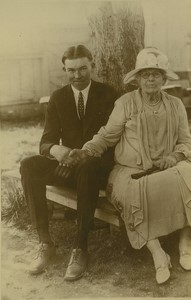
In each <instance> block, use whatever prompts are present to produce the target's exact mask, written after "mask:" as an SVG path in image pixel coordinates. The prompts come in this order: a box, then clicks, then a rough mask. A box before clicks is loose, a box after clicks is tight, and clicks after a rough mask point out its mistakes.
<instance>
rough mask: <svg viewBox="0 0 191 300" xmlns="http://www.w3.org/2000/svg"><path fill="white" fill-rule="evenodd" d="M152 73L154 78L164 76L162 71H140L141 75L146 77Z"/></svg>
mask: <svg viewBox="0 0 191 300" xmlns="http://www.w3.org/2000/svg"><path fill="white" fill-rule="evenodd" d="M150 75H152V76H154V78H159V77H161V76H162V73H161V72H160V71H143V72H140V76H141V77H142V78H144V79H148V78H149V77H150Z"/></svg>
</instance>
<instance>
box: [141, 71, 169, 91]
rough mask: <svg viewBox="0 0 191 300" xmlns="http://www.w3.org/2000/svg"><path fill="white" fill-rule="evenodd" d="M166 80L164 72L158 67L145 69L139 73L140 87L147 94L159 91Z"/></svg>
mask: <svg viewBox="0 0 191 300" xmlns="http://www.w3.org/2000/svg"><path fill="white" fill-rule="evenodd" d="M165 80H166V78H165V75H164V73H163V72H162V71H160V70H157V69H145V70H142V71H140V72H139V73H138V75H137V81H138V84H139V87H140V88H141V89H142V91H143V92H144V93H146V94H154V93H157V92H159V91H160V90H161V87H162V86H163V85H164V83H165Z"/></svg>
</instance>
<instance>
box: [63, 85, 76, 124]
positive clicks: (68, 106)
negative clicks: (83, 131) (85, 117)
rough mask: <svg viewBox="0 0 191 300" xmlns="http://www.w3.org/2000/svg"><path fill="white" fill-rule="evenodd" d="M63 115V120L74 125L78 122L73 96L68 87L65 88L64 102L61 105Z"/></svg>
mask: <svg viewBox="0 0 191 300" xmlns="http://www.w3.org/2000/svg"><path fill="white" fill-rule="evenodd" d="M63 114H64V116H65V118H67V119H69V120H72V121H73V122H75V123H76V122H79V119H78V115H77V111H76V103H75V99H74V94H73V91H72V88H71V86H70V85H68V86H67V90H66V95H65V101H64V105H63Z"/></svg>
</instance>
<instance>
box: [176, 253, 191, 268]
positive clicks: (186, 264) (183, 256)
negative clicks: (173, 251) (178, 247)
mask: <svg viewBox="0 0 191 300" xmlns="http://www.w3.org/2000/svg"><path fill="white" fill-rule="evenodd" d="M179 262H180V265H181V267H182V268H183V269H184V270H186V271H190V270H191V251H189V250H185V251H180V261H179Z"/></svg>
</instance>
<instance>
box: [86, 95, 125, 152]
mask: <svg viewBox="0 0 191 300" xmlns="http://www.w3.org/2000/svg"><path fill="white" fill-rule="evenodd" d="M126 119H127V117H126V112H125V105H124V101H122V99H121V98H120V99H118V100H117V101H116V102H115V106H114V109H113V111H112V113H111V115H110V117H109V120H108V122H107V124H106V125H105V126H103V127H101V129H100V130H99V131H98V133H97V134H96V135H94V137H93V139H92V140H91V141H89V142H87V143H86V144H85V145H84V146H83V150H86V151H87V152H88V153H89V155H93V156H100V155H101V154H103V153H104V152H105V151H106V150H107V148H109V147H113V146H115V145H116V144H117V142H118V141H119V139H120V137H121V135H122V134H123V131H124V128H125V123H126Z"/></svg>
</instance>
